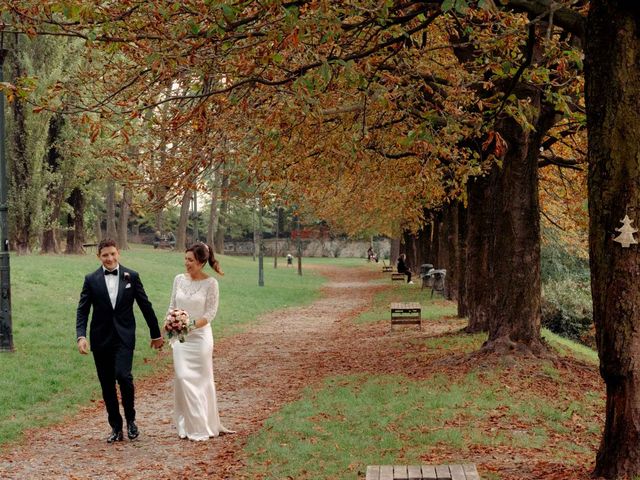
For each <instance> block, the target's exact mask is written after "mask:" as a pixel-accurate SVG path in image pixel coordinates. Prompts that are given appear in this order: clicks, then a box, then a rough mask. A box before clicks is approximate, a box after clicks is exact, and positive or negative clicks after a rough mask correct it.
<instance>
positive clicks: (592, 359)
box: [542, 328, 600, 365]
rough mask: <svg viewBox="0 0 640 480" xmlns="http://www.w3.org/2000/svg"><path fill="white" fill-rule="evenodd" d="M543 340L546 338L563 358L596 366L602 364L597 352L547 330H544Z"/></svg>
mask: <svg viewBox="0 0 640 480" xmlns="http://www.w3.org/2000/svg"><path fill="white" fill-rule="evenodd" d="M542 338H544V339H545V340H546V341H547V342H548V343H549V345H551V346H552V347H553V348H554V350H556V351H557V352H558V354H559V355H561V356H563V357H573V358H576V359H578V360H582V361H583V362H587V363H592V364H594V365H597V364H598V363H599V362H600V360H599V359H598V352H596V351H595V350H593V349H591V348H589V347H587V346H585V345H582V344H580V343H577V342H574V341H572V340H569V339H568V338H564V337H561V336H560V335H557V334H555V333H553V332H552V331H550V330H547V329H546V328H543V329H542Z"/></svg>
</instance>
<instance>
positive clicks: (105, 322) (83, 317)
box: [76, 265, 161, 429]
mask: <svg viewBox="0 0 640 480" xmlns="http://www.w3.org/2000/svg"><path fill="white" fill-rule="evenodd" d="M134 301H135V302H136V303H137V304H138V306H139V307H140V310H141V311H142V314H143V316H144V319H145V320H146V322H147V325H148V326H149V332H150V334H151V338H152V339H153V338H159V337H160V336H161V335H160V328H159V327H158V319H157V318H156V315H155V313H154V311H153V307H152V305H151V302H150V301H149V299H148V298H147V294H146V293H145V291H144V287H143V286H142V282H141V281H140V276H139V275H138V273H137V272H134V271H133V270H129V269H128V268H125V267H123V266H122V265H119V266H118V295H117V298H116V305H115V308H114V307H113V306H112V305H111V299H110V297H109V291H108V289H107V283H106V280H105V274H104V270H103V268H102V267H100V268H99V269H98V270H96V271H95V272H93V273H90V274H88V275H87V276H85V278H84V285H83V286H82V292H81V293H80V301H79V302H78V309H77V312H76V335H77V337H86V334H87V323H88V320H89V311H90V310H91V309H92V308H93V312H92V315H91V328H90V334H89V335H90V338H89V341H90V344H91V351H92V352H93V358H94V361H95V364H96V370H97V372H98V378H99V380H100V385H101V387H102V397H103V398H104V402H105V405H106V407H107V413H108V415H109V424H110V425H111V426H112V427H113V428H116V429H122V416H121V415H120V409H119V406H118V396H117V392H116V381H117V382H118V384H119V385H120V394H121V395H122V405H123V408H124V413H125V417H126V419H127V421H128V422H132V421H134V420H135V409H134V386H133V375H132V374H131V365H132V362H133V349H134V348H135V343H136V336H135V332H136V320H135V317H134V315H133V302H134Z"/></svg>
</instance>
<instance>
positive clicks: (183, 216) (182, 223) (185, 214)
mask: <svg viewBox="0 0 640 480" xmlns="http://www.w3.org/2000/svg"><path fill="white" fill-rule="evenodd" d="M192 194H193V191H192V190H186V191H185V192H184V195H182V201H181V203H180V219H179V220H178V231H177V232H176V250H178V251H184V250H186V249H187V224H188V223H189V210H190V207H191V196H192Z"/></svg>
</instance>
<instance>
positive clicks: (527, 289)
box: [483, 85, 555, 355]
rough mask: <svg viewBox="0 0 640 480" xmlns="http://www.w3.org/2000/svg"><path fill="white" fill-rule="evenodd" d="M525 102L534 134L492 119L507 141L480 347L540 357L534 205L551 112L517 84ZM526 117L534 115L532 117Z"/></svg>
mask: <svg viewBox="0 0 640 480" xmlns="http://www.w3.org/2000/svg"><path fill="white" fill-rule="evenodd" d="M520 88H521V91H520V92H519V93H518V94H519V95H520V96H522V97H525V98H528V99H529V101H530V104H531V106H532V110H531V111H532V112H537V114H538V117H537V118H532V119H530V120H531V123H532V124H533V125H534V126H535V128H536V129H535V131H534V132H530V131H529V130H527V129H526V128H525V127H523V126H521V125H520V124H519V123H518V122H517V121H516V120H515V119H513V118H511V117H505V118H503V119H501V120H499V121H498V123H497V131H498V132H500V133H501V135H502V138H503V139H504V140H505V141H506V142H507V152H506V154H505V156H504V159H503V164H502V169H501V170H500V172H499V175H497V176H495V177H494V176H491V178H492V179H494V180H496V184H495V186H496V189H495V190H493V194H494V195H495V196H496V207H497V208H496V209H495V210H494V211H493V212H492V216H493V220H492V223H491V225H492V231H493V234H494V235H495V243H494V245H495V250H494V251H492V252H491V257H490V261H491V262H492V264H493V274H494V275H493V282H492V284H491V285H492V287H493V288H492V290H491V293H492V296H493V307H494V309H493V312H492V314H491V315H490V316H489V338H488V340H487V342H486V343H485V345H484V346H483V349H484V350H485V351H496V352H498V353H509V352H512V351H519V352H522V353H528V354H534V355H542V354H546V352H547V348H546V347H545V345H544V344H543V343H542V340H541V338H540V315H541V310H540V207H539V203H538V155H539V149H540V145H541V143H542V138H543V137H544V135H545V134H546V132H547V131H548V129H549V128H550V127H551V126H552V125H553V122H554V120H555V113H554V111H553V108H552V107H550V108H549V109H547V108H546V107H544V106H543V105H542V104H541V94H540V91H539V90H537V89H535V88H534V87H531V88H529V87H528V86H524V85H523V86H521V87H520ZM532 115H534V114H533V113H532Z"/></svg>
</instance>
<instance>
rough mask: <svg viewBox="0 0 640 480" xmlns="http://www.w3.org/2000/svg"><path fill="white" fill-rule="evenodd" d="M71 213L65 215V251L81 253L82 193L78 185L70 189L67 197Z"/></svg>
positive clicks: (82, 229) (82, 225)
mask: <svg viewBox="0 0 640 480" xmlns="http://www.w3.org/2000/svg"><path fill="white" fill-rule="evenodd" d="M67 203H69V205H71V208H72V213H69V214H68V215H67V248H66V250H65V253H83V248H82V244H83V243H84V206H85V201H84V193H83V192H82V190H81V189H80V188H78V187H76V188H74V189H73V190H72V191H71V195H70V196H69V198H68V199H67Z"/></svg>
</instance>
